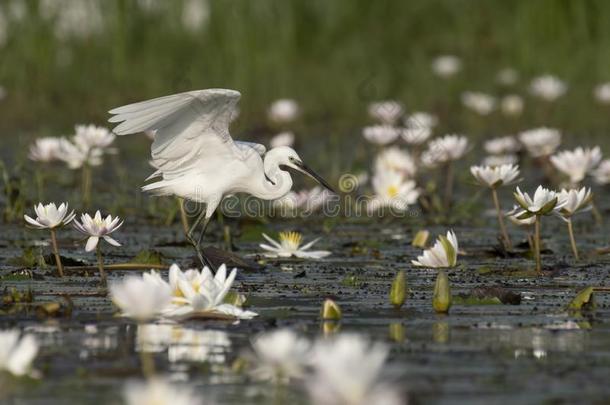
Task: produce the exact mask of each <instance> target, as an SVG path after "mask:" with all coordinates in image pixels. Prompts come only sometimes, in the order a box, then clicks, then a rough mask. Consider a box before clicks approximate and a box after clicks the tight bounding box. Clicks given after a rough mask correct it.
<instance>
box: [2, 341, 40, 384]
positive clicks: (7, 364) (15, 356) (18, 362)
mask: <svg viewBox="0 0 610 405" xmlns="http://www.w3.org/2000/svg"><path fill="white" fill-rule="evenodd" d="M20 335H21V333H20V332H19V331H18V330H16V329H11V330H0V372H2V371H6V372H9V373H11V374H12V375H14V376H15V377H22V376H25V375H29V376H31V377H35V376H36V373H35V372H33V371H32V362H33V361H34V359H35V358H36V355H37V354H38V349H39V345H38V342H37V341H36V338H35V337H34V336H33V335H24V336H22V337H21V338H20Z"/></svg>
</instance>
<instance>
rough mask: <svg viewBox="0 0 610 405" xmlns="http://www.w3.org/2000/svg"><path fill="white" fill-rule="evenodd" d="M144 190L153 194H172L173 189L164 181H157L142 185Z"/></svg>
mask: <svg viewBox="0 0 610 405" xmlns="http://www.w3.org/2000/svg"><path fill="white" fill-rule="evenodd" d="M142 191H145V192H147V193H151V194H153V195H158V196H161V195H172V194H173V193H172V191H171V190H170V189H169V187H168V184H167V183H165V182H163V181H157V182H155V183H150V184H146V185H144V186H142Z"/></svg>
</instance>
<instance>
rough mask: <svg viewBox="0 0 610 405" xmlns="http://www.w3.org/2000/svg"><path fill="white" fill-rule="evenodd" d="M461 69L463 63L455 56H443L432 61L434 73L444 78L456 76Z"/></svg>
mask: <svg viewBox="0 0 610 405" xmlns="http://www.w3.org/2000/svg"><path fill="white" fill-rule="evenodd" d="M461 68H462V62H461V61H460V59H459V58H458V57H457V56H453V55H441V56H439V57H437V58H436V59H434V61H432V71H433V72H434V73H435V74H436V75H438V76H440V77H443V78H448V77H451V76H453V75H455V74H456V73H457V72H459V71H460V69H461Z"/></svg>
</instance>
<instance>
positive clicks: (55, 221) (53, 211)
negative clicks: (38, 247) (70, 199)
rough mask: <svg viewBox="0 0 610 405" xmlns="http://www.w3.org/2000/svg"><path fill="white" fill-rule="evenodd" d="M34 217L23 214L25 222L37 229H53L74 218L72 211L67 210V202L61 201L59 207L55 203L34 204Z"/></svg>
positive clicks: (66, 223)
mask: <svg viewBox="0 0 610 405" xmlns="http://www.w3.org/2000/svg"><path fill="white" fill-rule="evenodd" d="M34 212H36V219H33V218H32V217H30V216H28V215H24V216H23V218H25V220H26V222H27V223H28V224H30V225H32V226H34V227H36V228H38V229H53V228H58V227H61V226H64V225H68V224H69V223H70V222H72V220H73V219H74V217H75V215H76V214H74V211H70V212H68V203H61V204H60V205H59V207H57V206H56V205H55V203H49V204H46V205H42V203H38V205H35V206H34Z"/></svg>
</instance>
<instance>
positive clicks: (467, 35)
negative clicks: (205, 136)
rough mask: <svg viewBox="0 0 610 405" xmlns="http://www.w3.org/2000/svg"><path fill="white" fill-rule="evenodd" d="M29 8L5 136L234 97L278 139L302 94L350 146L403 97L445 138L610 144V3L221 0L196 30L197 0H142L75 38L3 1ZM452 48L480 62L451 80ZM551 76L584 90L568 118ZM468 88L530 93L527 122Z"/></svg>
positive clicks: (318, 129) (16, 35)
mask: <svg viewBox="0 0 610 405" xmlns="http://www.w3.org/2000/svg"><path fill="white" fill-rule="evenodd" d="M17 1H18V2H22V3H23V4H25V6H26V9H27V13H26V16H25V17H24V18H23V19H21V20H11V19H10V18H9V17H7V18H6V20H7V21H6V23H7V25H8V27H7V29H8V36H7V40H6V43H5V45H4V46H3V47H2V48H0V55H1V56H0V85H2V86H4V87H5V88H6V90H7V97H6V98H5V99H4V100H3V101H1V102H0V134H1V136H2V137H5V136H11V134H14V133H18V134H25V136H28V137H29V136H39V135H45V134H58V133H69V132H70V129H71V127H72V125H73V124H74V123H77V122H96V123H103V122H105V120H106V119H107V114H106V111H107V110H108V109H109V108H111V107H114V106H117V105H122V104H125V103H127V102H132V101H137V100H141V99H146V98H151V97H156V96H160V95H165V94H171V93H176V92H180V91H186V90H190V89H200V88H208V87H227V88H234V89H238V90H239V91H241V92H242V94H243V97H242V102H241V110H242V115H241V117H240V119H239V120H238V122H237V123H236V125H235V131H236V132H241V133H245V134H247V133H260V132H265V131H266V129H265V126H264V124H265V110H266V108H267V105H268V103H269V102H270V101H272V100H274V99H276V98H279V97H291V98H295V99H297V100H298V101H299V102H300V103H301V105H302V107H303V110H304V116H303V118H302V120H301V122H300V123H299V126H298V128H301V129H302V131H303V132H308V133H309V134H311V135H310V136H311V137H312V139H320V142H321V143H322V144H324V143H325V142H328V141H327V140H328V139H329V138H331V139H332V138H339V139H342V140H349V139H352V138H351V137H353V136H355V135H354V134H355V133H356V132H357V131H358V128H360V127H361V126H362V125H363V124H365V123H366V122H367V120H368V117H367V116H366V105H367V104H368V103H369V102H370V101H374V100H377V99H385V98H395V99H398V100H400V101H402V102H403V103H405V105H406V107H407V110H419V109H423V110H428V111H433V112H436V113H437V114H439V115H440V116H441V121H442V124H441V129H440V130H441V131H443V132H444V131H458V132H464V133H467V134H469V135H472V136H492V135H503V134H505V133H511V132H515V131H518V130H519V129H522V128H526V127H529V126H534V125H541V124H549V125H555V126H558V127H560V128H562V129H563V130H564V131H566V133H568V134H571V133H578V134H585V135H590V136H592V137H595V139H596V140H597V141H600V142H603V141H605V139H606V138H607V136H605V131H606V129H607V127H608V123H609V122H608V113H609V112H610V111H609V110H610V108H607V107H606V108H605V107H601V106H599V105H597V104H596V102H595V101H594V100H593V97H592V94H591V91H592V87H593V86H594V85H595V84H596V83H597V82H600V81H604V80H610V2H608V1H605V0H512V1H503V0H502V1H500V0H497V1H493V0H417V1H406V0H405V1H399V0H376V1H371V0H211V1H209V2H206V4H207V5H208V7H209V18H208V20H207V22H206V23H205V25H204V26H203V27H202V28H201V29H200V30H199V31H197V32H191V31H188V30H187V29H185V28H184V27H183V25H182V23H181V18H180V17H181V12H182V1H179V0H176V1H169V0H168V1H160V2H159V3H160V4H161V7H160V8H161V10H160V11H158V12H153V13H149V12H144V11H143V10H142V8H141V7H140V6H139V5H138V2H137V1H135V0H133V1H132V0H104V1H99V2H98V3H99V4H100V6H101V9H102V17H103V27H104V29H103V31H102V32H100V33H99V34H96V35H93V36H91V37H88V38H84V39H76V38H75V39H69V40H66V41H62V40H59V39H57V38H56V37H55V36H54V34H53V21H49V20H45V19H44V18H42V17H41V16H40V15H39V11H38V10H39V7H38V5H39V4H38V1H33V0H30V1H28V0H3V1H2V2H0V7H1V8H2V10H3V13H4V14H5V15H8V14H10V7H11V3H14V2H17ZM56 1H62V0H56ZM93 1H95V0H93ZM86 23H87V21H83V24H86ZM445 53H449V54H455V55H457V56H459V57H460V58H462V60H463V64H464V69H463V71H462V72H461V73H460V74H459V75H458V76H457V77H455V78H454V79H451V80H449V81H447V80H441V79H438V78H437V77H435V76H434V75H433V74H432V73H431V71H430V63H431V61H432V59H433V58H434V57H435V56H437V55H439V54H445ZM506 66H510V67H513V68H515V69H517V70H518V71H519V72H520V75H521V80H520V82H519V83H518V84H517V85H516V86H515V87H514V88H513V89H504V88H501V87H499V86H498V85H497V84H496V82H495V76H496V73H497V71H498V70H499V69H500V68H503V67H506ZM545 72H550V73H553V74H556V75H558V76H559V77H561V78H562V79H564V80H566V81H567V82H568V83H569V85H570V88H569V92H568V94H567V95H566V96H565V97H563V98H562V99H561V100H560V101H559V102H558V103H556V105H555V106H553V108H552V109H549V108H548V107H547V106H545V105H544V103H542V102H539V101H537V100H534V99H531V98H530V97H528V96H527V92H526V88H527V84H528V82H529V80H530V79H531V77H533V76H535V75H538V74H541V73H545ZM464 90H480V91H485V92H489V93H492V94H496V95H499V94H503V93H506V92H516V93H518V94H522V95H524V96H525V97H526V113H525V114H524V115H523V117H522V118H520V119H519V120H517V121H516V122H515V121H510V122H508V121H507V120H506V119H504V118H502V117H501V116H500V114H499V113H496V114H494V115H492V116H491V117H488V118H485V119H480V118H478V117H476V116H474V115H473V113H471V112H469V111H466V110H465V109H464V108H463V107H462V106H461V105H460V103H459V94H460V93H461V92H462V91H464ZM257 130H258V131H257ZM346 142H349V141H346Z"/></svg>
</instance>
